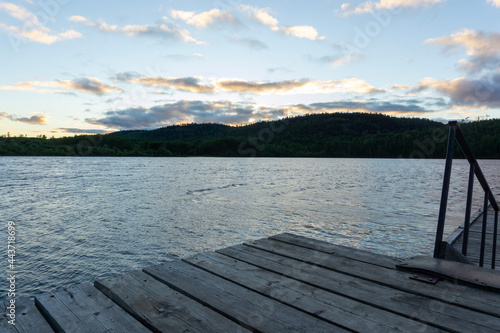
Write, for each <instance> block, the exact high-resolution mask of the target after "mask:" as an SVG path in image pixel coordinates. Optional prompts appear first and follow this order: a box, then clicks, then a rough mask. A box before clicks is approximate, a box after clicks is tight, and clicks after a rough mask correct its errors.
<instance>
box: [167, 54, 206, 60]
mask: <svg viewBox="0 0 500 333" xmlns="http://www.w3.org/2000/svg"><path fill="white" fill-rule="evenodd" d="M164 57H165V58H168V59H172V60H175V61H190V60H201V59H203V60H204V59H207V57H206V56H204V55H203V54H200V53H193V54H167V55H165V56H164Z"/></svg>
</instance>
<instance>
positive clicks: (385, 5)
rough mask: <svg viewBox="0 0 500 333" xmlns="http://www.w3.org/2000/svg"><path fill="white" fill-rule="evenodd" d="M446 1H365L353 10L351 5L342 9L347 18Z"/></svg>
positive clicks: (344, 5)
mask: <svg viewBox="0 0 500 333" xmlns="http://www.w3.org/2000/svg"><path fill="white" fill-rule="evenodd" d="M445 1H446V0H379V1H376V2H375V1H365V2H363V3H362V4H360V5H359V6H357V7H356V8H354V9H353V10H351V5H350V4H348V3H344V4H342V5H341V7H340V9H341V10H342V11H343V13H344V15H345V16H349V15H352V14H365V13H373V12H374V11H377V10H384V9H385V10H396V9H399V8H417V7H424V6H425V7H428V6H432V5H435V4H438V3H440V2H445Z"/></svg>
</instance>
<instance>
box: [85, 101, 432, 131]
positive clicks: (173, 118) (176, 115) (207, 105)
mask: <svg viewBox="0 0 500 333" xmlns="http://www.w3.org/2000/svg"><path fill="white" fill-rule="evenodd" d="M433 103H434V104H435V105H440V102H439V100H438V99H437V100H436V101H435V102H433ZM346 111H357V112H377V113H386V114H396V115H422V114H423V113H430V112H433V111H429V110H428V109H427V107H424V106H423V102H422V101H420V100H395V101H382V100H368V101H355V100H350V101H331V102H324V103H312V104H308V105H306V104H292V105H285V106H281V107H269V106H262V105H260V106H259V105H256V104H255V103H244V102H240V103H237V102H236V103H235V102H230V101H225V100H223V101H199V100H198V101H196V100H194V101H187V100H181V101H177V102H170V103H166V104H163V105H158V106H154V107H150V108H143V107H138V108H127V109H122V110H115V111H109V112H107V113H106V114H105V115H104V117H102V118H90V119H86V122H87V123H89V124H93V125H99V126H104V127H106V128H110V129H151V128H157V127H162V126H166V125H171V124H179V123H192V122H194V123H207V122H215V123H224V124H229V125H231V124H233V125H236V124H248V123H252V122H256V121H261V120H276V119H281V118H283V117H286V116H290V115H298V114H311V113H324V112H327V113H333V112H346Z"/></svg>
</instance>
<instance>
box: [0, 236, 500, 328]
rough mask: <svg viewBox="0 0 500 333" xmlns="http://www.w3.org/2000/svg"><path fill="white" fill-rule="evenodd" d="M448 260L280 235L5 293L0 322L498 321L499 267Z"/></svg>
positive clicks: (440, 324) (371, 324) (255, 324)
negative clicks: (26, 292)
mask: <svg viewBox="0 0 500 333" xmlns="http://www.w3.org/2000/svg"><path fill="white" fill-rule="evenodd" d="M447 263H448V262H444V261H442V260H440V259H433V258H430V257H423V258H422V257H420V258H415V259H413V260H408V261H405V262H403V261H401V260H398V259H395V258H391V257H387V256H384V255H379V254H373V253H371V252H368V251H364V250H359V249H355V248H348V247H343V246H339V245H334V244H330V243H327V242H323V241H318V240H314V239H309V238H305V237H301V236H297V235H293V234H280V235H276V236H273V237H270V238H266V239H259V240H256V241H252V242H248V243H245V244H242V245H236V246H231V247H228V248H225V249H221V250H217V251H215V252H208V253H200V254H197V255H194V256H191V257H189V258H186V259H183V260H175V261H170V262H166V263H163V264H160V265H156V266H152V267H146V268H144V269H143V270H142V271H132V272H129V273H126V274H122V275H117V276H114V277H111V278H106V279H101V280H97V281H95V283H94V285H93V286H92V285H91V284H88V283H84V284H80V285H76V286H73V287H70V288H68V289H65V290H61V291H57V292H54V293H51V294H44V295H41V296H36V298H35V300H34V301H33V300H29V299H19V300H16V305H17V308H16V325H15V326H12V325H10V324H8V322H7V321H8V320H9V318H8V317H7V316H6V314H7V313H8V312H7V311H6V310H7V309H6V308H5V307H6V304H4V311H3V312H4V313H5V314H4V315H3V316H2V318H1V320H0V331H1V332H54V331H55V332H150V331H152V332H250V331H254V332H308V333H309V332H443V331H447V332H500V272H498V271H493V270H487V269H485V268H476V267H474V266H472V265H465V264H458V263H451V265H463V266H468V268H467V271H468V272H472V275H470V274H469V275H467V274H465V275H467V276H466V277H465V278H464V276H460V275H461V274H458V275H456V274H455V276H453V274H451V275H448V274H449V271H447ZM436 265H437V266H439V270H440V272H439V274H438V275H439V276H440V277H441V278H442V279H441V280H439V281H438V282H435V281H436V280H437V279H435V277H436V276H429V275H424V274H422V272H421V271H422V270H420V271H419V266H427V267H429V266H436ZM397 266H398V267H399V268H400V269H398V268H397ZM454 267H455V268H456V267H457V266H454ZM458 267H462V266H458ZM402 269H410V270H414V271H416V272H417V273H414V272H409V271H407V270H402ZM462 275H464V274H462ZM471 276H473V277H474V279H472V281H467V278H469V277H471ZM483 278H484V281H482V279H483ZM432 282H435V283H432ZM462 283H465V284H462ZM485 287H486V289H485Z"/></svg>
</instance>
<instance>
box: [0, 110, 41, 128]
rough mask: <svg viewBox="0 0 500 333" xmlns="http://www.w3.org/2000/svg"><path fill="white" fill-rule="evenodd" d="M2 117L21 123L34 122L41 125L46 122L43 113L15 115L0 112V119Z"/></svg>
mask: <svg viewBox="0 0 500 333" xmlns="http://www.w3.org/2000/svg"><path fill="white" fill-rule="evenodd" d="M2 118H7V119H10V120H12V121H18V122H21V123H27V124H35V125H43V124H46V123H47V117H46V116H45V115H43V114H34V115H33V116H31V117H17V116H15V115H12V114H10V113H6V112H0V120H1V119H2Z"/></svg>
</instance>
